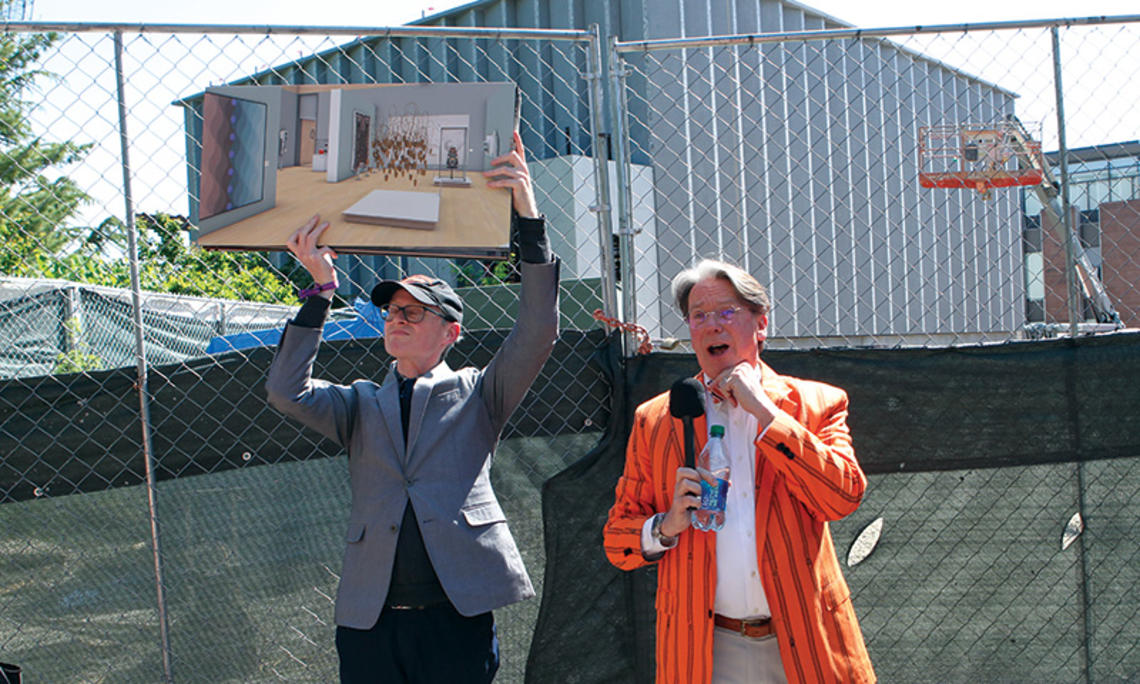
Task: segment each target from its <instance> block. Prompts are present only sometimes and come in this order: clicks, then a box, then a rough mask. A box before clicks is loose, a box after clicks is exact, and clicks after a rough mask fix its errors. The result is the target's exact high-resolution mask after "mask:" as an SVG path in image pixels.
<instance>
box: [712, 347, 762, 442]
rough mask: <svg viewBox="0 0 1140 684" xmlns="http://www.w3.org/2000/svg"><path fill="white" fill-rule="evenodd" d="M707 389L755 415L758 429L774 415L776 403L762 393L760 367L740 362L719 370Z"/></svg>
mask: <svg viewBox="0 0 1140 684" xmlns="http://www.w3.org/2000/svg"><path fill="white" fill-rule="evenodd" d="M709 390H711V391H712V392H713V394H715V395H719V396H720V397H722V398H723V399H724V400H725V401H727V402H729V403H730V404H732V405H733V406H739V407H740V408H743V409H744V410H745V411H748V412H749V413H751V414H752V415H754V416H756V418H757V420H759V421H760V429H761V430H762V429H764V428H765V427H767V426H768V423H771V422H772V420H773V419H775V417H776V411H778V410H779V409H778V408H776V404H775V403H774V402H773V401H772V400H771V399H770V398H769V397H768V395H767V394H765V393H764V385H763V383H762V382H761V374H760V367H759V366H753V365H752V364H750V363H746V362H743V361H742V362H740V363H738V364H736V365H735V366H733V367H731V368H726V369H725V370H723V371H721V373H720V375H718V376H716V377H715V378H713V379H712V382H710V383H709Z"/></svg>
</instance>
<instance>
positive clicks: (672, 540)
mask: <svg viewBox="0 0 1140 684" xmlns="http://www.w3.org/2000/svg"><path fill="white" fill-rule="evenodd" d="M663 524H665V514H664V513H658V514H657V515H655V516H653V524H651V525H650V526H649V536H651V537H653V541H655V542H657V543H658V544H660V545H661V546H664V547H665V548H667V549H671V548H673V547H674V546H676V545H677V537H666V536H665V535H664V534H662V532H661V526H662V525H663Z"/></svg>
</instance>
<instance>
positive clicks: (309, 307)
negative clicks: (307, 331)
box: [293, 297, 332, 328]
mask: <svg viewBox="0 0 1140 684" xmlns="http://www.w3.org/2000/svg"><path fill="white" fill-rule="evenodd" d="M330 308H332V301H331V300H328V299H325V298H324V297H306V298H305V303H304V304H302V305H301V310H300V311H298V312H297V316H296V318H294V319H293V325H298V326H301V327H302V328H320V327H323V326H324V324H325V321H326V320H327V319H328V317H329V309H330Z"/></svg>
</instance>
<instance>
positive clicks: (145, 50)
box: [29, 0, 1140, 223]
mask: <svg viewBox="0 0 1140 684" xmlns="http://www.w3.org/2000/svg"><path fill="white" fill-rule="evenodd" d="M559 1H561V0H551V2H559ZM651 1H653V0H651ZM655 1H657V2H661V3H663V4H664V3H679V2H682V0H655ZM465 4H468V3H467V2H464V1H462V0H379V1H378V2H371V3H369V2H363V1H362V0H321V1H320V2H313V1H312V0H304V1H303V2H302V0H272V2H270V1H269V0H191V1H189V2H162V1H157V2H156V1H155V0H102V1H101V2H91V0H34V5H33V10H32V15H31V17H29V19H30V20H32V21H51V22H77V23H78V22H101V23H103V22H109V23H129V24H195V25H199V24H215V25H255V26H263V25H276V26H324V27H366V26H370V27H384V26H399V25H401V24H404V23H407V22H409V21H414V20H416V19H420V18H421V17H423V16H429V15H431V14H434V13H438V12H441V11H446V10H448V9H452V8H455V7H459V6H462V5H465ZM801 4H804V5H806V6H809V7H812V8H814V9H816V10H818V11H821V12H823V13H825V14H829V15H831V16H832V17H835V18H836V19H839V20H842V21H846V22H848V23H851V24H853V25H856V26H860V27H863V28H884V27H907V26H916V25H926V26H929V25H933V24H959V23H979V22H997V21H1016V20H1029V19H1056V18H1069V17H1084V16H1097V15H1125V14H1132V15H1136V14H1140V7H1138V6H1137V5H1138V3H1137V0H1084V2H1081V3H1075V2H1073V1H1072V0H1064V1H1058V0H1004V2H1001V1H997V2H995V1H994V0H954V1H953V2H940V3H933V2H921V1H920V0H808V1H806V2H802V3H801ZM314 8H319V12H317V11H316V10H315V9H314ZM362 8H366V10H364V11H362ZM1078 10H1079V11H1078ZM1136 26H1140V24H1133V25H1132V28H1130V29H1129V30H1130V31H1135V27H1136ZM1075 33H1080V32H1075ZM124 35H125V38H126V39H127V41H126V43H127V60H126V69H127V71H128V73H129V74H130V75H131V77H130V78H128V80H127V88H128V92H127V100H128V106H129V108H130V116H131V121H130V122H129V128H130V130H131V138H132V148H133V150H134V151H132V153H131V154H132V161H133V164H132V166H133V169H134V174H135V177H136V179H137V180H136V190H135V196H136V206H137V207H139V208H140V209H141V210H144V211H166V210H170V209H172V208H173V210H175V211H185V208H184V207H185V203H186V200H185V196H186V189H185V188H186V176H185V171H184V168H185V157H184V147H183V145H182V140H183V137H182V136H183V121H182V117H181V110H178V109H177V108H175V107H172V105H171V103H172V102H173V101H175V100H177V99H178V98H180V97H184V96H186V95H188V94H191V93H196V92H200V91H201V89H202V88H203V87H205V86H207V85H210V84H212V83H213V79H214V78H219V79H221V81H219V82H224V81H226V80H229V79H233V78H236V77H237V76H239V75H245V74H248V73H252V72H253V71H256V70H260V69H264V68H268V67H269V66H270V65H271V64H279V63H283V62H284V61H287V59H288V58H292V57H294V56H303V55H307V54H312V53H313V52H314V51H315V50H319V49H328V48H331V47H333V46H335V45H337V44H339V43H342V42H345V40H346V38H345V37H344V36H343V35H342V36H333V37H331V38H327V37H318V36H309V37H302V38H288V37H280V36H274V37H264V36H263V37H258V36H253V35H243V36H235V37H233V38H232V39H230V38H226V37H222V36H219V35H214V36H210V37H203V36H198V35H195V34H179V35H177V36H175V37H174V38H173V39H167V38H162V37H159V36H156V37H154V38H151V37H149V36H148V35H146V34H139V35H134V36H131V35H127V34H124ZM986 35H987V34H982V39H984V40H985V41H987V42H985V43H984V44H982V45H980V47H977V48H975V47H972V46H973V45H974V43H971V42H970V38H969V37H964V36H963V34H960V33H956V34H946V35H945V36H944V37H939V36H929V37H927V38H926V39H925V40H922V39H912V40H911V41H910V42H907V43H906V45H907V46H908V47H910V48H911V49H913V50H915V51H917V52H920V53H921V54H925V55H928V56H931V57H934V58H936V59H939V60H942V61H944V62H945V63H948V64H952V65H954V66H955V67H957V68H961V69H963V70H965V71H966V72H967V73H970V74H973V75H976V76H979V77H981V78H983V79H985V80H988V81H990V82H991V83H999V84H1003V85H1006V86H1007V87H1010V88H1013V89H1015V90H1016V91H1017V93H1018V95H1019V96H1020V98H1021V99H1020V100H1019V102H1018V114H1019V116H1022V115H1023V113H1024V114H1026V115H1027V116H1026V117H1024V118H1023V121H1026V122H1027V123H1033V122H1034V121H1036V122H1038V123H1039V126H1038V128H1037V130H1040V131H1041V132H1042V133H1041V135H1040V136H1037V135H1035V136H1034V137H1036V138H1038V139H1041V140H1043V142H1044V145H1045V147H1046V149H1055V146H1056V142H1055V140H1056V133H1055V131H1056V125H1055V119H1052V120H1051V119H1050V115H1049V113H1048V112H1049V111H1051V110H1050V107H1052V104H1053V91H1052V89H1051V86H1050V87H1046V86H1048V84H1050V83H1051V80H1050V79H1051V65H1050V60H1049V55H1048V52H1047V50H1048V41H1047V40H1045V41H1042V40H1041V38H1042V35H1045V36H1046V37H1047V34H1042V32H1041V31H1040V30H1038V31H1036V32H1034V35H1035V36H1036V43H1034V44H1033V45H1031V46H1029V47H1027V48H1026V49H1025V50H1024V51H1021V50H1019V48H1017V47H1016V45H1017V43H1015V42H1014V41H1016V40H1019V39H1026V40H1028V38H1027V37H1025V36H1021V37H1018V36H1017V35H1016V34H1015V35H1013V37H1010V34H1001V35H997V34H993V33H989V34H988V38H987V37H986ZM1081 35H1085V36H1086V38H1085V39H1084V40H1085V41H1086V42H1084V43H1074V44H1073V45H1071V46H1070V45H1066V46H1065V49H1066V50H1067V51H1068V52H1067V53H1066V54H1067V56H1068V59H1069V62H1067V63H1068V64H1071V67H1070V69H1071V70H1072V71H1071V73H1072V77H1071V78H1070V77H1069V76H1066V78H1067V79H1069V81H1068V82H1069V83H1070V84H1071V87H1072V88H1073V91H1074V92H1076V93H1077V94H1078V95H1080V93H1079V92H1078V91H1077V88H1078V87H1079V86H1080V85H1081V84H1082V83H1083V84H1085V85H1086V86H1087V87H1089V88H1092V89H1093V92H1092V94H1091V95H1089V96H1084V97H1082V96H1077V97H1073V99H1072V102H1073V103H1074V108H1073V110H1072V111H1070V112H1069V117H1070V119H1071V120H1072V121H1073V122H1074V125H1073V126H1072V130H1071V132H1070V137H1069V142H1070V146H1072V147H1077V146H1081V145H1089V144H1100V143H1103V142H1106V141H1121V140H1134V139H1137V138H1140V123H1138V122H1137V121H1136V118H1135V116H1134V110H1133V109H1132V108H1133V107H1134V106H1135V105H1136V104H1137V103H1140V95H1136V94H1135V92H1136V88H1137V85H1138V84H1140V70H1138V69H1137V68H1136V67H1128V68H1119V67H1120V65H1124V64H1136V61H1135V58H1134V56H1132V55H1126V54H1117V52H1119V50H1120V49H1126V46H1129V45H1134V44H1135V43H1134V39H1132V38H1128V39H1127V40H1125V41H1117V42H1118V43H1119V44H1118V45H1113V44H1112V42H1104V41H1095V40H1093V41H1090V40H1088V39H1087V34H1081ZM1102 35H1112V34H1108V33H1106V34H1102ZM897 40H899V41H900V42H901V41H903V40H904V39H902V38H899V39H897ZM152 41H157V42H156V44H153V45H152ZM106 43H107V38H106V36H105V34H101V33H99V32H94V33H84V34H81V35H73V36H72V37H71V38H69V39H68V40H67V41H65V43H64V47H63V48H62V49H61V51H60V53H59V54H58V55H56V59H55V60H54V61H52V62H51V63H49V64H47V65H46V68H47V70H48V71H50V72H52V73H57V74H61V75H62V76H64V79H63V80H62V81H61V82H60V83H59V84H58V89H57V90H55V91H52V92H51V93H50V96H51V98H52V99H50V100H47V101H45V105H44V107H43V108H42V109H43V111H42V112H40V113H37V117H38V119H37V120H38V121H39V122H40V123H41V124H42V126H43V127H44V129H45V131H46V132H47V134H48V135H49V136H50V137H52V138H57V139H76V140H87V139H90V140H94V141H96V142H97V149H95V150H93V151H92V153H91V154H90V155H89V157H88V158H87V159H86V160H85V163H84V164H83V165H82V167H81V168H78V169H75V170H73V171H69V172H68V173H69V175H71V176H72V177H73V178H76V179H77V180H78V181H79V182H81V184H83V187H84V188H85V189H86V190H87V191H88V192H89V193H90V194H91V195H92V196H94V197H97V198H100V199H99V200H97V201H96V202H94V203H93V204H92V205H91V206H90V207H88V209H87V210H86V213H85V215H84V217H83V220H84V221H88V222H90V223H98V221H99V220H101V218H102V217H104V216H106V215H107V214H108V213H113V212H115V211H118V207H120V206H121V200H119V199H118V197H119V190H118V188H119V187H120V185H121V178H122V176H121V171H120V169H119V167H118V161H117V159H118V138H117V129H116V126H115V124H116V120H115V116H114V114H113V113H114V111H115V110H114V99H113V98H114V78H113V76H114V74H113V71H111V70H110V69H111V67H110V64H111V62H110V60H109V59H108V58H107V54H108V53H109V51H110V46H109V45H108V44H106ZM1042 49H1044V50H1045V52H1041V50H1042ZM1031 50H1035V51H1036V52H1033V53H1032V54H1029V53H1030V52H1031ZM996 52H1000V53H1001V54H1002V55H1009V54H1016V55H1020V56H1021V57H1022V58H1020V59H1012V60H1010V59H1006V58H1002V59H995V57H994V54H995V53H996ZM138 54H146V55H152V59H151V61H150V62H140V61H138V60H139V58H138V57H133V56H135V55H138ZM1085 55H1087V56H1088V59H1084V57H1083V56H1085ZM1093 59H1095V60H1096V62H1095V65H1099V67H1095V66H1094V67H1092V69H1093V70H1092V71H1090V70H1088V69H1086V68H1085V67H1086V65H1093V64H1094V62H1093ZM1107 64H1112V65H1113V67H1112V68H1107V67H1105V66H1104V65H1107ZM1042 79H1044V80H1042ZM1039 82H1040V83H1039ZM1031 83H1033V84H1037V85H1034V86H1032V87H1031V86H1030V84H1031ZM1042 84H1044V85H1042ZM93 86H95V87H93ZM1106 92H1112V93H1121V94H1123V93H1126V92H1127V93H1128V94H1127V95H1126V96H1122V97H1116V98H1108V99H1106V98H1105V97H1104V95H1103V94H1104V93H1106ZM100 98H102V99H101V100H100ZM1066 99H1067V100H1068V99H1069V91H1066ZM100 103H101V104H100ZM1114 104H1115V105H1117V108H1118V109H1119V111H1115V110H1114V111H1107V109H1108V108H1109V107H1110V106H1111V105H1114ZM1082 106H1083V107H1084V108H1085V110H1084V111H1082V109H1081V107H1082ZM1090 108H1095V109H1096V110H1097V111H1096V112H1094V113H1092V115H1090V116H1084V115H1085V114H1089V111H1088V110H1089V109H1090ZM1082 117H1083V118H1082ZM1084 121H1092V122H1094V123H1093V125H1092V126H1089V125H1085V124H1083V123H1081V122H1084ZM104 198H105V199H104Z"/></svg>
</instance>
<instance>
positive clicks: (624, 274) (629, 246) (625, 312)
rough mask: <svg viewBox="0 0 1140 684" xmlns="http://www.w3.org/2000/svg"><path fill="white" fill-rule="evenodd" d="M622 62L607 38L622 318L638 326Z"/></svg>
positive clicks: (629, 338)
mask: <svg viewBox="0 0 1140 684" xmlns="http://www.w3.org/2000/svg"><path fill="white" fill-rule="evenodd" d="M625 76H626V68H625V60H624V59H623V58H622V56H621V53H620V52H618V49H617V36H611V37H610V116H611V118H612V119H613V131H614V138H616V141H615V142H616V145H615V146H614V155H615V157H616V159H615V163H614V166H615V167H616V169H617V195H618V202H617V204H618V254H619V255H620V261H621V285H622V288H621V292H622V318H623V319H624V320H625V321H626V322H627V323H637V271H636V268H635V266H634V263H633V262H634V249H633V236H634V235H635V234H636V233H637V231H635V230H634V228H633V188H632V186H631V182H630V166H629V163H630V162H629V132H628V131H627V130H626V125H625V124H626V121H625V117H626V114H627V113H628V111H629V106H628V103H627V100H626V92H625ZM625 338H626V339H625V350H626V356H634V350H635V349H637V340H636V339H634V337H633V333H629V332H627V333H626V334H625Z"/></svg>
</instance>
